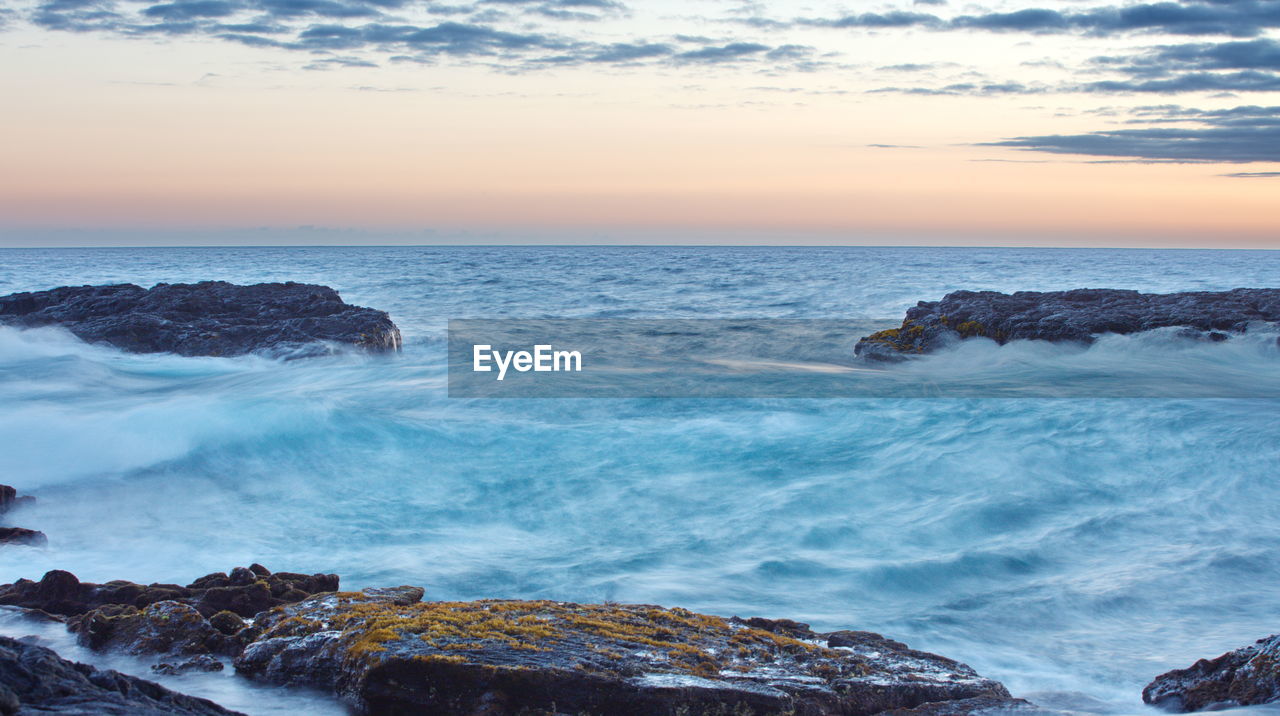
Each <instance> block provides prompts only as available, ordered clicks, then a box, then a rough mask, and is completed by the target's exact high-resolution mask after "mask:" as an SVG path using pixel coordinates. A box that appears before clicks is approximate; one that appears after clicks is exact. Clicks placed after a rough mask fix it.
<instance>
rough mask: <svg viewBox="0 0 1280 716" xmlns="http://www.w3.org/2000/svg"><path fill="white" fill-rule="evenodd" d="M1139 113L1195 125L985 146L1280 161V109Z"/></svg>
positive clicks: (1140, 117)
mask: <svg viewBox="0 0 1280 716" xmlns="http://www.w3.org/2000/svg"><path fill="white" fill-rule="evenodd" d="M1135 114H1136V115H1137V120H1136V121H1138V122H1142V123H1184V124H1190V125H1192V126H1177V127H1175V126H1160V127H1147V128H1142V129H1111V130H1104V131H1097V132H1089V133H1086V134H1053V135H1042V136H1030V137H1013V138H1010V139H1005V140H1002V141H998V142H986V143H983V144H982V145H980V146H990V147H1011V148H1014V149H1021V150H1025V151H1034V152H1047V153H1050V154H1075V155H1083V156H1093V157H1109V158H1115V159H1123V160H1128V161H1140V162H1173V163H1220V164H1237V163H1250V162H1280V107H1255V106H1250V107H1236V108H1233V109H1228V110H1201V109H1189V108H1183V107H1177V106H1171V107H1164V108H1152V107H1147V108H1139V109H1138V110H1137V111H1136V112H1135Z"/></svg>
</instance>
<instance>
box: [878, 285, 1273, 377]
mask: <svg viewBox="0 0 1280 716" xmlns="http://www.w3.org/2000/svg"><path fill="white" fill-rule="evenodd" d="M1256 322H1262V323H1277V322H1280V289H1274V288H1238V289H1235V290H1232V291H1193V292H1186V293H1168V294H1155V293H1139V292H1137V291H1128V290H1120V289H1109V288H1105V289H1104V288H1082V289H1075V290H1072V291H1051V292H1046V293H1041V292H1036V291H1018V292H1017V293H1012V294H1005V293H998V292H995V291H955V292H953V293H949V294H947V295H946V296H944V297H943V298H942V300H940V301H921V302H920V303H918V304H916V305H915V306H914V307H912V308H910V309H908V310H907V315H906V318H904V319H903V321H902V325H901V326H899V327H897V328H890V329H888V330H884V331H879V332H877V333H873V334H871V335H869V336H865V337H864V338H862V339H861V340H859V341H858V343H857V345H856V346H854V354H855V355H857V356H859V357H862V358H866V359H869V360H878V361H900V360H904V359H906V358H908V357H909V356H912V355H919V354H923V353H930V352H933V351H936V350H938V349H940V348H943V347H946V346H948V345H954V344H955V343H957V342H959V341H962V340H966V339H970V338H987V339H990V340H994V341H996V342H997V343H1000V344H1004V343H1008V342H1009V341H1014V340H1043V341H1055V342H1064V341H1069V342H1076V343H1090V342H1092V341H1093V340H1094V339H1095V337H1096V336H1097V335H1099V334H1103V333H1117V334H1128V333H1139V332H1142V331H1149V330H1153V329H1157V328H1182V329H1184V335H1185V336H1186V337H1187V338H1191V339H1196V340H1205V341H1225V340H1228V339H1229V338H1230V337H1231V336H1232V335H1233V334H1239V333H1244V332H1246V331H1247V330H1248V329H1249V325H1250V324H1251V323H1256Z"/></svg>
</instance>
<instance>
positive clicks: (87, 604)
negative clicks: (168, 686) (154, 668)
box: [0, 565, 338, 617]
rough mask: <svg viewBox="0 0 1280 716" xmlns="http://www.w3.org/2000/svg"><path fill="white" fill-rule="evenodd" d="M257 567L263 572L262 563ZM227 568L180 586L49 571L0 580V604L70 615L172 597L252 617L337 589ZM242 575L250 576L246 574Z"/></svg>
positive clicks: (205, 611)
mask: <svg viewBox="0 0 1280 716" xmlns="http://www.w3.org/2000/svg"><path fill="white" fill-rule="evenodd" d="M258 567H259V568H260V569H261V570H262V571H266V568H265V567H262V566H261V565H258ZM232 572H233V574H235V575H236V576H235V578H234V580H233V578H232V577H231V576H228V575H227V574H225V573H223V572H216V573H214V574H209V575H205V576H204V577H201V578H200V579H197V580H196V581H195V582H192V583H191V584H189V585H187V586H185V587H184V586H181V585H177V584H149V585H143V584H135V583H133V582H129V581H125V580H113V581H110V582H106V583H104V584H91V583H88V582H84V583H82V582H81V581H80V580H79V579H77V578H76V576H75V575H74V574H71V573H70V572H65V571H63V570H53V571H51V572H49V573H47V574H45V575H44V577H43V578H42V579H41V580H40V581H39V582H33V581H31V580H29V579H19V580H18V581H17V582H14V583H13V584H6V585H0V605H7V606H14V607H24V608H27V609H40V610H43V611H46V612H50V613H53V614H62V615H65V616H75V615H78V614H84V613H85V612H88V611H91V610H93V609H97V608H99V607H103V606H107V605H120V606H133V607H137V608H138V609H143V608H145V607H147V606H148V605H151V604H155V603H156V602H163V601H175V602H181V603H183V604H189V605H191V606H193V607H195V608H196V609H197V610H198V611H199V612H200V614H201V615H203V616H205V617H211V616H213V615H215V614H217V613H218V612H221V611H230V612H233V613H235V614H238V615H240V616H242V617H252V616H254V615H255V614H257V613H258V612H260V611H262V610H264V609H269V608H271V607H274V606H279V605H282V604H289V603H291V602H296V601H299V600H301V599H305V598H307V597H309V596H311V595H312V594H319V593H321V592H334V591H337V589H338V575H336V574H296V573H293V572H276V573H275V574H271V573H270V572H267V574H266V575H265V576H264V575H260V574H258V573H257V572H255V571H253V570H252V569H244V568H237V569H234V570H232ZM246 574H247V575H250V577H251V579H250V578H246V577H245V576H244V575H246ZM233 581H234V582H235V583H234V584H233Z"/></svg>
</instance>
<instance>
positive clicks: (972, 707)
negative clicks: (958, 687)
mask: <svg viewBox="0 0 1280 716" xmlns="http://www.w3.org/2000/svg"><path fill="white" fill-rule="evenodd" d="M1035 711H1039V712H1041V713H1045V711H1044V710H1043V709H1041V708H1040V707H1038V706H1036V705H1035V704H1033V703H1031V702H1030V701H1027V700H1025V699H1012V698H1009V697H1007V696H1000V695H999V694H993V695H987V696H975V697H973V698H971V699H957V700H955V701H934V702H932V703H927V704H921V705H920V706H917V707H915V708H913V709H893V710H891V711H886V712H884V716H978V715H979V714H987V715H990V716H994V715H995V714H1007V713H1027V712H1035Z"/></svg>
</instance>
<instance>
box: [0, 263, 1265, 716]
mask: <svg viewBox="0 0 1280 716" xmlns="http://www.w3.org/2000/svg"><path fill="white" fill-rule="evenodd" d="M202 279H223V280H228V281H234V282H238V283H249V282H258V281H282V280H295V281H305V282H315V283H323V284H327V285H330V286H333V287H335V288H337V289H338V290H339V291H340V292H341V293H342V295H343V297H344V298H345V299H346V300H347V301H348V302H351V303H356V304H359V305H366V306H372V307H376V308H380V309H384V310H387V311H389V312H390V313H391V315H392V318H393V319H394V320H395V321H396V323H397V324H398V325H399V326H400V328H401V330H402V332H403V335H404V341H405V347H404V351H403V353H401V354H399V355H395V356H389V357H364V356H355V355H348V354H338V355H333V356H329V357H321V358H314V359H307V360H298V361H287V362H282V361H275V360H269V359H265V358H258V357H243V358H233V359H222V358H179V357H174V356H168V355H147V356H138V355H126V354H123V353H120V352H117V351H115V350H112V349H110V348H105V347H98V346H89V345H85V344H83V343H80V342H79V341H77V340H76V339H74V338H73V337H71V336H70V335H69V334H66V333H63V332H61V331H58V330H52V329H41V330H34V331H17V330H13V329H0V405H3V408H4V409H3V410H2V411H0V445H3V450H0V482H4V483H10V484H13V485H15V486H17V487H18V488H19V489H20V491H22V492H25V493H28V494H34V495H36V496H37V497H38V499H39V502H38V503H37V504H36V505H35V506H33V507H31V508H29V509H27V510H25V511H23V512H21V513H19V514H17V515H15V516H14V518H15V519H14V521H15V522H16V523H20V524H22V525H23V526H27V527H32V528H37V529H41V530H43V531H44V532H46V533H47V534H48V536H49V540H50V546H49V547H48V548H47V549H42V550H20V549H6V550H0V581H3V582H8V581H12V580H14V579H16V578H19V577H27V578H39V577H40V575H41V574H43V573H44V571H46V570H48V569H51V568H62V569H68V570H70V571H72V572H74V573H76V574H77V575H79V576H80V577H81V578H82V579H85V580H93V581H100V580H107V579H113V578H127V579H133V580H136V581H162V582H181V583H186V582H188V581H190V580H192V579H194V578H195V577H198V576H200V575H203V574H205V573H207V572H211V571H223V570H227V569H229V568H231V567H232V566H236V565H245V564H249V563H250V562H261V563H263V564H265V565H267V566H268V567H270V568H272V569H278V570H288V571H304V572H315V571H324V572H337V573H339V574H341V575H342V578H343V584H344V587H347V588H360V587H364V586H373V585H394V584H403V583H407V584H418V585H422V586H424V587H426V589H427V594H428V598H440V599H445V598H447V599H472V598H481V597H519V598H554V599H565V600H576V601H598V600H605V599H609V600H616V601H625V602H646V603H660V604H666V605H673V606H683V607H688V608H692V609H697V610H701V611H706V612H710V613H716V614H723V615H735V614H736V615H740V616H744V617H746V616H757V615H758V616H771V617H787V618H793V619H798V620H801V621H806V622H809V623H811V624H812V625H813V626H814V627H815V628H818V629H824V630H825V629H837V628H855V629H867V630H873V631H878V632H882V633H885V634H887V635H890V636H892V637H894V638H897V639H900V640H903V641H906V642H908V643H909V644H911V645H912V646H914V647H917V648H923V649H927V650H931V651H936V652H939V653H942V654H945V655H947V656H951V657H953V658H956V659H959V660H962V661H965V662H967V663H969V664H971V665H973V666H974V667H975V668H977V669H978V670H979V671H980V672H982V673H983V674H984V675H986V676H990V677H993V678H996V679H999V680H1001V681H1003V682H1004V683H1006V684H1007V685H1008V686H1009V687H1010V689H1011V690H1012V691H1013V692H1014V693H1015V694H1017V695H1020V696H1026V697H1028V698H1031V699H1033V700H1035V701H1037V702H1040V703H1043V704H1046V705H1050V706H1054V707H1058V708H1062V709H1067V710H1076V711H1084V712H1103V713H1142V712H1144V711H1145V707H1143V706H1142V704H1141V701H1140V692H1141V689H1142V686H1143V685H1144V684H1145V683H1146V682H1147V681H1149V680H1150V679H1151V678H1152V677H1153V676H1155V675H1156V674H1159V673H1161V672H1163V671H1165V670H1167V669H1169V668H1174V667H1182V666H1186V665H1189V664H1190V663H1191V662H1193V661H1195V660H1196V659H1198V658H1200V657H1206V656H1214V655H1217V654H1219V653H1221V652H1223V651H1227V650H1230V649H1234V648H1236V647H1239V646H1242V645H1244V644H1246V643H1250V642H1252V641H1253V640H1254V639H1257V638H1259V637H1263V636H1266V635H1269V634H1271V633H1273V632H1276V631H1280V616H1278V615H1277V612H1276V609H1275V595H1276V594H1277V591H1278V590H1280V560H1278V559H1277V554H1278V551H1277V550H1278V548H1280V524H1278V521H1277V519H1276V515H1277V514H1280V480H1277V479H1276V472H1277V467H1278V466H1280V401H1277V400H1275V399H1263V398H1239V397H1237V398H1230V399H1225V398H1178V399H1151V398H1142V399H1139V398H1127V399H1126V398H1104V397H1089V396H1083V397H1074V398H984V397H981V396H978V397H967V398H963V399H937V398H892V399H890V398H880V399H869V398H868V399H851V398H845V399H739V400H733V399H728V400H726V399H721V400H679V399H676V400H662V399H631V400H621V399H620V400H591V399H577V400H573V399H569V400H483V399H461V398H456V397H455V398H450V397H448V395H447V391H446V385H447V375H446V370H445V362H444V359H445V342H446V325H447V321H448V320H449V319H451V318H844V317H849V316H858V317H865V316H875V317H890V318H897V317H900V316H901V314H902V312H903V311H904V310H905V309H906V308H907V307H909V306H911V305H913V304H914V303H915V302H916V301H917V300H932V299H936V298H940V297H941V296H942V295H943V294H944V293H946V292H948V291H951V290H955V289H960V288H966V289H992V290H1002V291H1012V290H1056V289H1068V288H1078V287H1119V288H1135V289H1140V290H1144V291H1159V292H1164V291H1180V290H1223V289H1230V288H1235V287H1242V286H1248V287H1267V286H1277V285H1278V284H1280V252H1265V251H1252V252H1251V251H1139V250H1132V251H1130V250H1087V249H1079V250H1075V249H1072V250H1067V249H935V248H629V247H617V248H594V247H581V248H559V247H539V248H510V247H471V248H452V247H446V248H419V247H410V248H235V249H230V248H226V249H224V248H192V249H62V250H4V251H0V294H6V293H9V292H13V291H22V290H36V289H44V288H51V287H54V286H58V285H65V284H82V283H94V284H96V283H110V282H133V283H138V284H141V285H144V286H146V285H151V284H154V283H157V282H162V281H164V282H180V281H196V280H202ZM856 338H857V336H852V337H851V340H850V344H849V345H850V348H851V347H852V343H853V341H855V340H856ZM928 360H929V361H932V363H930V364H928V365H930V366H932V369H936V370H938V371H948V370H950V371H955V370H979V369H981V367H982V366H983V365H990V364H992V362H993V361H994V362H997V363H1002V364H1004V365H1009V366H1016V367H1018V369H1019V370H1022V371H1048V370H1062V369H1070V368H1072V367H1078V366H1082V365H1087V366H1090V367H1091V369H1093V370H1095V371H1096V370H1098V369H1099V367H1101V368H1102V369H1103V371H1104V372H1105V371H1106V369H1108V368H1110V367H1114V374H1115V375H1116V376H1120V377H1118V378H1117V380H1123V376H1124V375H1125V374H1126V373H1132V372H1133V371H1134V368H1135V366H1142V365H1144V362H1151V363H1152V364H1153V365H1156V364H1158V365H1160V366H1162V368H1161V369H1162V370H1167V371H1168V372H1169V373H1168V374H1169V376H1170V378H1169V379H1170V380H1178V379H1179V377H1178V376H1180V375H1181V376H1183V377H1186V378H1187V379H1190V378H1191V377H1192V376H1194V377H1195V379H1196V380H1197V381H1200V382H1201V383H1208V384H1210V385H1216V386H1219V387H1220V388H1221V389H1222V391H1221V394H1224V395H1249V394H1250V392H1249V391H1250V390H1251V386H1271V385H1275V384H1276V381H1277V380H1280V354H1278V353H1277V349H1276V347H1275V342H1274V340H1273V339H1270V338H1268V339H1267V340H1255V341H1252V342H1250V341H1233V342H1228V343H1227V344H1213V345H1208V346H1197V347H1195V348H1194V349H1185V348H1182V347H1179V346H1177V345H1175V344H1173V343H1171V342H1169V341H1165V340H1152V339H1149V338H1145V337H1132V338H1126V339H1123V340H1120V339H1117V340H1110V341H1103V342H1100V343H1099V344H1097V345H1095V346H1094V347H1092V348H1089V349H1087V350H1082V349H1072V350H1059V349H1056V348H1053V347H1049V346H1044V345H1034V344H1013V345H1009V346H1005V347H1002V348H996V347H994V346H993V345H987V346H980V345H977V344H975V345H973V346H966V347H964V348H963V349H961V350H959V351H956V352H953V353H944V354H940V355H938V356H934V357H931V358H929V359H928ZM912 369H913V370H921V368H920V367H919V366H917V367H915V368H912ZM1259 394H1263V393H1259ZM1269 394H1271V395H1274V394H1275V392H1274V391H1272V392H1270V393H1269ZM24 630H26V631H30V630H31V628H28V627H27V626H25V625H15V623H14V622H13V620H11V619H8V620H0V632H4V633H26V631H24ZM81 656H85V657H86V658H88V655H81ZM113 665H115V666H117V667H119V665H120V664H119V663H114V664H113ZM184 678H185V677H184ZM209 679H216V680H217V681H216V683H215V682H214V681H210V680H209ZM196 681H198V680H193V679H188V680H187V681H186V682H180V683H174V684H171V685H175V686H176V687H177V688H188V689H189V690H201V689H203V691H202V693H208V694H211V695H215V696H217V695H218V694H222V695H223V696H224V697H225V698H226V699H228V700H230V701H232V702H233V703H234V704H235V705H236V706H237V707H239V708H243V709H246V710H249V711H251V712H252V711H254V710H255V709H257V710H259V711H261V712H264V713H268V712H273V711H272V709H273V708H275V707H273V706H271V705H270V704H265V703H263V702H258V701H255V699H254V698H252V697H250V696H245V695H244V694H243V693H240V692H237V691H236V690H237V689H247V688H248V687H245V686H242V685H239V683H240V682H239V681H238V680H236V679H228V678H225V677H223V676H216V677H207V678H206V680H205V681H202V682H199V683H195V682H196ZM201 684H203V685H201ZM233 692H234V693H233ZM237 694H239V695H237ZM280 698H286V699H287V698H292V696H288V695H285V696H281V697H280ZM296 698H298V699H302V700H303V701H299V703H311V702H309V701H305V699H308V698H312V697H309V696H306V695H297V696H296ZM255 704H257V706H255ZM298 708H299V709H301V710H303V711H308V710H313V709H312V708H311V707H310V706H308V707H306V708H302V707H298ZM286 711H287V709H286Z"/></svg>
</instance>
